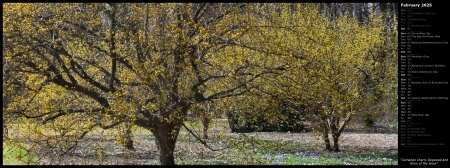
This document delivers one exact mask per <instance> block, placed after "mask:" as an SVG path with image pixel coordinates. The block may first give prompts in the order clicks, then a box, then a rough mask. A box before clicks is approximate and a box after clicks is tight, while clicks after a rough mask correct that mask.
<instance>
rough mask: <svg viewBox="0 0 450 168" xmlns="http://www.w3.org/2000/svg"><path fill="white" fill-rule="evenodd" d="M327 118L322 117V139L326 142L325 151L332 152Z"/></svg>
mask: <svg viewBox="0 0 450 168" xmlns="http://www.w3.org/2000/svg"><path fill="white" fill-rule="evenodd" d="M326 122H327V121H326V119H325V117H323V116H322V117H321V127H322V139H323V140H324V141H325V150H331V145H330V138H328V127H327V124H326Z"/></svg>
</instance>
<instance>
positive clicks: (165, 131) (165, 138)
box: [152, 123, 180, 165]
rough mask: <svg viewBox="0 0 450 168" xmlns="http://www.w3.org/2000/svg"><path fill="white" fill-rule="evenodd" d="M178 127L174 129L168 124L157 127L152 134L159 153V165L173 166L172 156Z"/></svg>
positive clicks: (173, 159)
mask: <svg viewBox="0 0 450 168" xmlns="http://www.w3.org/2000/svg"><path fill="white" fill-rule="evenodd" d="M179 128H180V127H176V128H174V127H173V126H170V125H169V124H168V123H164V124H163V125H160V126H158V127H157V128H155V129H154V130H153V131H152V132H153V135H155V143H156V146H157V147H158V149H159V151H160V155H159V161H160V162H161V165H175V157H174V155H173V152H174V149H175V144H176V142H177V137H178V133H179V130H180V129H179Z"/></svg>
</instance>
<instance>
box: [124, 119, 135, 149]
mask: <svg viewBox="0 0 450 168" xmlns="http://www.w3.org/2000/svg"><path fill="white" fill-rule="evenodd" d="M124 145H125V148H127V149H128V150H134V147H133V134H132V132H131V125H130V124H129V123H126V124H125V144H124Z"/></svg>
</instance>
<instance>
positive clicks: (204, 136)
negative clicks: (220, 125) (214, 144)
mask: <svg viewBox="0 0 450 168" xmlns="http://www.w3.org/2000/svg"><path fill="white" fill-rule="evenodd" d="M205 120H208V119H204V122H203V139H208V128H209V122H208V121H206V122H205Z"/></svg>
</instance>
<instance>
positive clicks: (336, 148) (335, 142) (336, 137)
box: [333, 135, 340, 152]
mask: <svg viewBox="0 0 450 168" xmlns="http://www.w3.org/2000/svg"><path fill="white" fill-rule="evenodd" d="M338 143H339V135H333V151H335V152H339V151H340V150H339V144H338Z"/></svg>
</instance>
